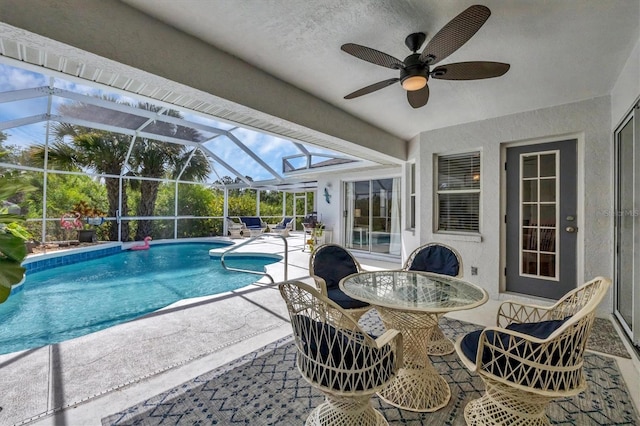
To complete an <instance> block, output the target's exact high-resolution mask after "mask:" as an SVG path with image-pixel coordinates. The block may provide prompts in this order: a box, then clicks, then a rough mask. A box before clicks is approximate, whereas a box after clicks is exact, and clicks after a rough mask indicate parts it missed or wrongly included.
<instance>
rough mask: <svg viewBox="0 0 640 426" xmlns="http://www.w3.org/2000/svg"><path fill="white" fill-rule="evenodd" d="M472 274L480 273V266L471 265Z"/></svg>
mask: <svg viewBox="0 0 640 426" xmlns="http://www.w3.org/2000/svg"><path fill="white" fill-rule="evenodd" d="M471 275H478V267H477V266H472V267H471Z"/></svg>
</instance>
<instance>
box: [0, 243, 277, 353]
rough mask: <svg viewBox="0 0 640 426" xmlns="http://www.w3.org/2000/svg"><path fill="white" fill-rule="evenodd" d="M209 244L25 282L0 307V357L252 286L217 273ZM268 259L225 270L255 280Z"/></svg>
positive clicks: (121, 257) (161, 249) (235, 262)
mask: <svg viewBox="0 0 640 426" xmlns="http://www.w3.org/2000/svg"><path fill="white" fill-rule="evenodd" d="M217 247H222V245H219V244H215V243H213V244H211V243H179V244H165V245H154V246H152V247H151V249H149V250H145V251H123V252H122V253H118V254H115V255H111V256H106V257H102V258H99V259H93V260H88V261H85V262H80V263H74V264H71V265H66V266H61V267H57V268H53V269H48V270H45V271H41V272H35V273H32V274H29V275H27V278H26V281H25V282H24V284H23V289H22V290H21V291H19V292H17V293H16V294H12V295H11V296H10V297H9V299H8V300H7V301H6V302H5V303H3V304H0V353H2V354H4V353H9V352H15V351H19V350H24V349H30V348H35V347H40V346H45V345H48V344H51V343H58V342H62V341H64V340H68V339H72V338H74V337H78V336H83V335H85V334H89V333H93V332H95V331H98V330H102V329H105V328H108V327H111V326H114V325H116V324H120V323H123V322H126V321H129V320H131V319H134V318H137V317H140V316H142V315H144V314H147V313H149V312H153V311H155V310H157V309H160V308H163V307H165V306H168V305H170V304H171V303H174V302H176V301H178V300H182V299H187V298H191V297H198V296H206V295H212V294H218V293H223V292H226V291H231V290H235V289H238V288H241V287H244V286H246V285H248V284H251V283H253V282H255V281H257V280H258V279H259V278H260V277H259V276H257V275H254V274H248V273H241V272H231V271H226V270H224V269H223V268H222V267H221V265H220V260H219V259H211V258H210V257H209V250H210V249H212V248H217ZM276 261H277V259H274V258H269V257H259V256H255V257H251V258H247V257H239V258H227V259H225V264H226V265H227V266H229V267H235V268H240V269H249V270H253V271H259V272H263V271H264V267H265V265H267V264H270V263H274V262H276Z"/></svg>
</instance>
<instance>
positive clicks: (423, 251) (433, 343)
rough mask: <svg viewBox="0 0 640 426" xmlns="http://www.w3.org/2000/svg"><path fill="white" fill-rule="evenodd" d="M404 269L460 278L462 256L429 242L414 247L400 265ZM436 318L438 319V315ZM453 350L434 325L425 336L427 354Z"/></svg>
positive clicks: (445, 352) (438, 328) (455, 251)
mask: <svg viewBox="0 0 640 426" xmlns="http://www.w3.org/2000/svg"><path fill="white" fill-rule="evenodd" d="M402 269H403V270H405V271H425V272H434V273H436V274H443V275H451V276H453V277H458V278H462V258H461V257H460V253H458V252H457V250H455V249H454V248H453V247H449V246H447V245H444V244H440V243H429V244H425V245H423V246H420V247H418V248H417V249H415V250H414V251H413V252H412V253H411V254H410V255H409V257H408V258H407V261H406V262H405V263H404V266H403V267H402ZM438 319H440V318H439V317H438ZM454 350H455V348H454V346H453V343H452V342H451V340H449V339H447V338H446V337H445V335H444V333H443V332H442V329H441V328H440V327H439V326H438V325H436V326H435V327H433V329H431V331H430V334H429V337H428V338H427V352H428V353H429V355H447V354H450V353H453V351H454Z"/></svg>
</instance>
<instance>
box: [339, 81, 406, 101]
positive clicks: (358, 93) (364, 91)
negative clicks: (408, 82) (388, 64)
mask: <svg viewBox="0 0 640 426" xmlns="http://www.w3.org/2000/svg"><path fill="white" fill-rule="evenodd" d="M397 81H400V79H399V78H390V79H389V80H383V81H379V82H377V83H373V84H372V85H370V86H367V87H363V88H362V89H360V90H356V91H355V92H353V93H349V94H348V95H347V96H345V97H344V98H345V99H353V98H357V97H358V96H362V95H366V94H368V93H371V92H375V91H376V90H380V89H383V88H385V87H387V86H389V85H392V84H393V83H395V82H397Z"/></svg>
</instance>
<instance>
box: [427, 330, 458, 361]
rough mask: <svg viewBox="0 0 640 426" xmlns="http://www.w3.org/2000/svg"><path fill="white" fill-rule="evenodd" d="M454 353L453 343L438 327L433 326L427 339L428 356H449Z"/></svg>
mask: <svg viewBox="0 0 640 426" xmlns="http://www.w3.org/2000/svg"><path fill="white" fill-rule="evenodd" d="M454 351H455V347H454V345H453V342H452V341H451V340H449V339H448V338H446V337H445V335H444V333H443V332H442V330H441V329H440V327H439V326H435V327H434V328H433V329H432V330H431V334H430V335H429V337H428V338H427V352H428V353H429V355H449V354H452V353H453V352H454Z"/></svg>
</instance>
